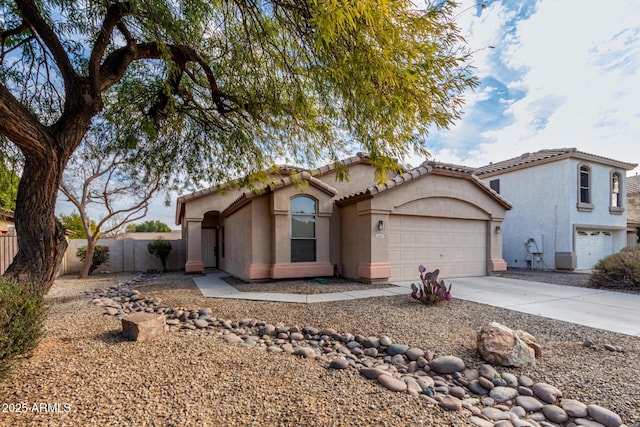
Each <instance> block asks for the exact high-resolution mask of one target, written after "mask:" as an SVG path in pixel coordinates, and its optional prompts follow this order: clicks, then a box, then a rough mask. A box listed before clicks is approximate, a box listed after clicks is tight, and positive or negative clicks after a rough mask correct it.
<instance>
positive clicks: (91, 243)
mask: <svg viewBox="0 0 640 427" xmlns="http://www.w3.org/2000/svg"><path fill="white" fill-rule="evenodd" d="M96 244H97V242H96V241H95V240H93V239H88V240H87V254H86V257H85V259H84V262H83V263H82V270H80V278H81V279H84V278H86V277H88V276H89V275H90V274H91V273H93V270H92V269H91V264H93V253H94V252H95V251H96Z"/></svg>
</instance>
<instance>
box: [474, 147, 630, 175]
mask: <svg viewBox="0 0 640 427" xmlns="http://www.w3.org/2000/svg"><path fill="white" fill-rule="evenodd" d="M556 157H558V160H560V158H567V157H577V158H581V159H586V160H591V161H596V162H598V161H599V162H604V163H609V164H615V165H616V167H619V168H622V169H626V170H631V169H633V168H635V167H636V166H637V164H633V163H627V162H621V161H618V160H614V159H611V158H608V157H604V156H598V155H596V154H589V153H585V152H583V151H578V150H577V149H576V148H575V147H574V148H553V149H544V150H539V151H536V152H533V153H524V154H521V155H520V156H518V157H513V158H511V159H507V160H503V161H501V162H497V163H489V164H488V165H485V166H482V167H480V168H477V169H476V170H475V171H474V174H475V175H479V176H482V175H486V174H492V173H496V172H500V171H503V170H506V169H513V168H521V167H528V166H534V163H538V162H546V161H553V160H554V158H556Z"/></svg>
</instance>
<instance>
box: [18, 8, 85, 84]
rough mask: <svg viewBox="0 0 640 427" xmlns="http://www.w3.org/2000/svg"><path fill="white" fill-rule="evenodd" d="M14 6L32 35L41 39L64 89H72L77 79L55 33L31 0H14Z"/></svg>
mask: <svg viewBox="0 0 640 427" xmlns="http://www.w3.org/2000/svg"><path fill="white" fill-rule="evenodd" d="M16 6H18V9H20V13H21V15H22V18H23V19H24V21H25V22H26V24H27V25H29V27H30V28H31V29H32V31H33V32H34V33H36V34H38V35H39V36H40V37H41V38H42V41H43V42H44V44H45V45H46V46H47V48H48V49H49V51H50V52H51V55H52V56H53V59H54V60H55V62H56V64H57V65H58V68H59V69H60V72H61V73H62V78H63V80H64V83H65V87H66V88H67V89H70V88H72V87H73V85H72V81H73V80H74V79H75V78H76V77H77V74H76V72H75V71H74V69H73V66H72V65H71V60H70V59H69V56H68V55H67V52H66V51H65V49H64V47H63V46H62V43H61V42H60V39H59V38H58V36H57V35H56V33H55V32H54V31H53V29H52V28H51V27H50V26H49V25H48V24H47V22H46V21H45V20H44V19H43V18H42V13H41V12H40V11H39V10H38V7H37V6H36V4H35V3H34V2H33V0H16Z"/></svg>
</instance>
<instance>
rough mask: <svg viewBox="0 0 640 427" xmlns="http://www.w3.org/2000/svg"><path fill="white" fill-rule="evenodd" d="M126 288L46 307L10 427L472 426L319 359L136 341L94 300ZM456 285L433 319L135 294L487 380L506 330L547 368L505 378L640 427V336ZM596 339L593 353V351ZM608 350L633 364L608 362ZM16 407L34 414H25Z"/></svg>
mask: <svg viewBox="0 0 640 427" xmlns="http://www.w3.org/2000/svg"><path fill="white" fill-rule="evenodd" d="M124 278H126V276H125V275H117V276H96V277H94V278H90V279H88V280H78V279H74V278H69V277H63V278H61V279H59V280H57V281H56V283H55V284H54V286H53V288H52V289H51V291H50V294H49V295H48V300H49V301H50V303H51V309H50V315H49V318H48V320H47V336H46V337H45V338H44V339H43V340H42V341H41V343H40V345H39V346H38V348H37V349H36V351H35V354H34V356H33V357H32V358H31V359H28V360H25V361H22V362H21V363H19V364H18V365H17V366H16V367H15V369H14V370H13V373H12V376H11V377H10V378H9V379H8V380H7V381H5V382H4V383H2V384H0V396H1V397H0V402H2V403H3V405H5V404H6V409H7V410H5V411H3V412H0V425H2V426H5V425H6V426H21V425H34V426H35V425H37V426H40V425H51V426H58V425H70V426H76V425H77V426H89V425H96V426H103V425H136V426H137V425H158V426H172V425H174V426H182V425H200V426H249V425H255V426H298V425H304V426H365V425H366V426H370V425H372V426H421V425H430V426H467V425H470V422H469V417H470V415H471V414H470V413H468V412H466V410H463V411H461V412H451V411H447V410H444V409H442V408H440V407H439V406H438V405H435V404H433V403H430V402H427V401H424V400H421V399H418V398H416V397H414V396H409V395H405V394H398V393H392V392H390V391H388V390H386V389H385V388H384V387H382V386H380V385H379V384H377V383H376V382H375V381H369V380H366V379H364V378H363V377H362V376H360V375H359V374H358V373H357V372H356V371H355V370H350V369H347V370H340V371H336V370H328V369H325V368H323V367H322V366H321V365H320V364H319V363H317V362H316V361H314V360H311V359H300V358H297V357H294V356H291V355H287V354H273V353H268V352H265V351H259V350H257V349H255V348H243V347H239V346H236V345H229V344H226V343H225V342H224V341H223V340H219V339H216V338H213V337H211V336H203V335H199V334H197V333H192V332H175V333H169V334H167V335H166V336H164V337H161V338H159V339H155V340H153V341H150V342H128V341H125V340H124V339H123V338H122V337H121V333H120V331H121V327H120V321H119V320H118V319H117V318H115V317H113V316H105V315H104V314H103V310H102V309H100V308H99V307H96V306H94V305H92V304H90V303H89V301H88V299H87V298H86V297H85V295H84V292H85V291H86V290H91V289H96V288H105V287H108V286H109V285H110V284H116V283H118V282H119V281H120V280H123V279H124ZM529 280H531V279H529ZM452 281H453V282H454V288H453V295H454V300H453V301H451V302H449V303H443V304H441V305H439V306H436V307H425V306H422V305H421V304H419V303H417V302H416V301H413V300H411V298H410V297H409V296H408V295H407V296H397V297H384V298H371V299H362V300H352V301H342V302H331V303H323V304H281V303H270V302H255V301H236V300H215V299H207V298H203V297H202V296H201V294H200V292H199V291H198V290H197V288H196V287H195V286H194V284H193V281H192V280H191V278H190V277H188V276H184V275H181V274H166V275H162V276H160V277H158V278H156V279H154V280H151V281H150V282H148V283H146V284H141V285H139V286H137V287H136V289H137V290H139V291H140V293H141V294H142V295H145V296H147V297H151V298H156V299H161V300H162V304H163V305H166V306H170V307H183V308H186V309H199V308H203V307H209V308H211V309H212V311H213V315H214V316H216V317H218V318H224V319H245V318H254V319H260V320H263V321H265V322H270V323H274V324H276V323H280V322H282V323H283V324H285V325H299V326H314V327H316V328H334V329H336V330H337V331H341V332H349V333H352V334H362V335H364V336H380V335H388V336H389V337H391V338H392V339H393V341H394V342H398V343H406V344H408V345H411V346H416V347H420V348H423V349H429V350H431V351H433V352H435V354H436V355H438V354H442V355H455V356H458V357H460V358H462V359H463V360H464V361H465V363H466V364H467V365H468V366H475V367H479V366H480V365H481V364H482V363H483V362H482V361H481V359H480V358H479V356H478V354H477V351H476V348H475V339H476V333H477V331H478V330H479V328H480V327H481V326H482V325H484V324H486V323H489V322H491V321H497V322H500V323H503V324H505V325H507V326H509V327H511V328H514V329H523V330H526V331H528V332H530V333H532V334H533V335H535V336H536V337H537V339H538V341H539V342H541V343H542V345H543V346H544V352H543V356H542V358H541V359H539V360H538V362H537V364H536V367H535V368H530V369H522V370H517V369H508V370H504V371H508V372H511V373H514V374H516V375H520V374H525V375H528V376H529V377H531V378H532V379H533V380H534V381H536V382H547V383H549V384H553V385H555V386H556V387H558V388H559V389H561V390H562V391H563V393H564V397H567V398H572V399H577V400H579V401H581V402H583V403H586V404H591V403H595V404H598V405H601V406H603V407H605V408H608V409H611V410H612V411H614V412H616V413H618V414H619V415H620V416H621V417H622V419H623V421H624V422H625V423H626V424H627V425H629V426H636V425H638V424H640V408H639V407H638V402H640V378H639V375H640V357H639V353H640V342H639V341H638V338H637V337H631V336H626V335H621V334H615V333H612V332H607V331H602V330H596V329H592V328H587V327H584V326H579V325H573V324H569V323H565V322H559V321H554V320H549V319H544V318H540V317H536V316H532V315H528V314H524V313H516V312H512V311H509V310H503V309H499V308H495V307H489V306H485V305H482V304H476V303H470V302H465V301H461V300H456V299H455V280H454V279H452ZM614 309H615V308H612V310H614ZM587 340H590V341H591V342H593V343H594V344H595V345H594V346H592V347H585V346H584V343H585V341H587ZM605 344H606V345H611V346H618V347H621V348H623V349H624V350H625V351H624V352H612V351H608V350H606V349H605V348H604V345H605ZM501 370H502V369H501ZM9 405H13V406H9ZM16 408H20V409H24V410H22V411H21V412H19V413H17V412H16ZM3 409H4V408H3ZM8 409H13V410H12V411H8ZM38 409H39V410H38Z"/></svg>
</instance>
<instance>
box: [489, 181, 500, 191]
mask: <svg viewBox="0 0 640 427" xmlns="http://www.w3.org/2000/svg"><path fill="white" fill-rule="evenodd" d="M489 187H491V189H492V190H493V191H495V192H496V193H498V194H500V180H499V179H492V180H491V181H489Z"/></svg>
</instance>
